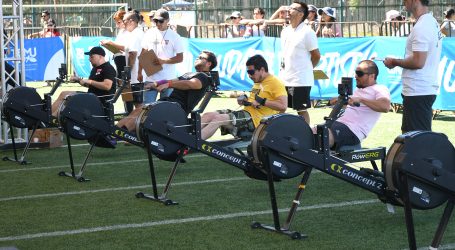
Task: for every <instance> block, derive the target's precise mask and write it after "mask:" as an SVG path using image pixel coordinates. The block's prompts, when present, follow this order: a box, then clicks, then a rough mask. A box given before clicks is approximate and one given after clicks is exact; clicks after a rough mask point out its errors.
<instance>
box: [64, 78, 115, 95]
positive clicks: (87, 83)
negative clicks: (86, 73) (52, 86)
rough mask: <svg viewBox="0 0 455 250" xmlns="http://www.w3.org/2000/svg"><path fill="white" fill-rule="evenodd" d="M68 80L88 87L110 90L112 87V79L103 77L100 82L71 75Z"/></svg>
mask: <svg viewBox="0 0 455 250" xmlns="http://www.w3.org/2000/svg"><path fill="white" fill-rule="evenodd" d="M70 81H73V82H78V83H79V84H80V85H81V86H83V87H87V88H89V87H90V86H92V87H94V88H97V89H101V90H106V91H107V90H110V89H111V87H112V80H109V79H104V80H103V81H102V82H97V81H94V80H91V79H84V78H81V77H79V76H76V75H73V76H71V77H70Z"/></svg>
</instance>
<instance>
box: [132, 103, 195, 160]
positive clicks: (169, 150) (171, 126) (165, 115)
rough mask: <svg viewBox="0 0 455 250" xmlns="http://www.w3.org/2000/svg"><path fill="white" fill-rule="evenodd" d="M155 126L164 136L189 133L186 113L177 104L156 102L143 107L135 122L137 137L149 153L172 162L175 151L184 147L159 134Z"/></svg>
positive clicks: (175, 154) (175, 155)
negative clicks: (148, 149) (174, 133)
mask: <svg viewBox="0 0 455 250" xmlns="http://www.w3.org/2000/svg"><path fill="white" fill-rule="evenodd" d="M155 126H157V127H158V130H159V131H160V132H162V133H165V134H170V133H173V132H177V131H179V132H184V133H189V131H190V128H189V126H188V118H187V114H186V112H185V111H184V110H183V109H182V108H181V107H180V105H179V104H177V103H174V102H167V101H158V102H155V103H152V104H149V105H148V106H146V107H144V108H143V112H142V113H141V115H140V116H139V117H138V119H137V121H136V132H137V134H138V137H139V138H140V139H141V140H142V141H143V142H144V144H145V143H148V146H149V147H150V150H151V152H152V153H153V154H154V155H156V156H157V157H158V158H160V159H162V160H167V161H174V160H175V159H176V158H177V151H178V150H180V149H182V148H183V147H184V146H185V145H184V144H182V143H179V142H177V141H174V140H172V139H169V138H167V137H166V136H164V135H162V134H160V133H159V132H158V131H157V130H156V129H157V127H155Z"/></svg>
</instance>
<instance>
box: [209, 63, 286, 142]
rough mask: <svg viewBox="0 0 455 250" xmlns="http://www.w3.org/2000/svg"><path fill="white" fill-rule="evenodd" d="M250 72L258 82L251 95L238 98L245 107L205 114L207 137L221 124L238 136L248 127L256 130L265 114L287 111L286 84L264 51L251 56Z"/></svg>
mask: <svg viewBox="0 0 455 250" xmlns="http://www.w3.org/2000/svg"><path fill="white" fill-rule="evenodd" d="M246 66H247V72H248V76H249V77H250V79H251V80H253V82H254V85H253V88H252V89H251V93H250V96H249V97H246V96H244V98H241V97H240V98H238V99H237V102H238V103H239V105H243V106H245V107H244V109H243V110H239V111H231V110H218V111H216V112H209V113H205V114H203V115H202V118H201V123H202V132H201V137H202V139H203V140H205V139H207V138H210V137H211V136H212V135H213V134H215V132H216V130H217V129H218V128H220V127H221V133H222V134H228V133H229V134H232V135H234V136H237V135H238V134H239V133H240V132H242V131H245V130H248V131H250V132H253V131H254V129H255V128H256V127H257V126H258V125H259V122H260V121H261V119H262V118H263V117H266V116H271V115H274V114H278V113H280V112H285V111H286V108H287V106H288V96H287V92H286V89H285V87H284V84H283V83H282V82H281V80H279V79H278V78H276V77H275V76H273V75H272V74H270V73H269V72H268V71H269V69H268V66H267V62H266V61H265V59H264V58H263V57H262V56H261V55H255V56H252V57H250V58H249V59H248V60H247V62H246Z"/></svg>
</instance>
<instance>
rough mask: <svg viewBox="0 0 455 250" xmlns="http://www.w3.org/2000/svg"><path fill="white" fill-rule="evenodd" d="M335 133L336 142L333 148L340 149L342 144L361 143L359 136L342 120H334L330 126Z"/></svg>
mask: <svg viewBox="0 0 455 250" xmlns="http://www.w3.org/2000/svg"><path fill="white" fill-rule="evenodd" d="M330 130H331V131H332V134H333V139H334V142H335V144H334V145H333V148H334V149H335V150H337V151H338V150H339V149H340V148H341V147H342V146H351V145H357V144H359V143H360V140H359V138H357V136H356V135H355V134H354V133H353V132H352V131H351V130H350V129H349V128H348V126H346V125H345V124H343V123H341V122H337V121H334V122H333V124H332V127H331V128H330Z"/></svg>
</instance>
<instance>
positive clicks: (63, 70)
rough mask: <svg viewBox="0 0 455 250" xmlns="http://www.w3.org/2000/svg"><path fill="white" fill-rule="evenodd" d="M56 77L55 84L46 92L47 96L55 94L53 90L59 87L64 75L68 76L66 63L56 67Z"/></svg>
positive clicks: (63, 80) (64, 78) (64, 79)
mask: <svg viewBox="0 0 455 250" xmlns="http://www.w3.org/2000/svg"><path fill="white" fill-rule="evenodd" d="M58 75H59V76H58V77H57V78H56V79H55V84H54V86H53V87H52V89H51V91H50V92H49V93H48V95H49V96H52V95H54V94H55V91H57V88H58V87H60V85H61V84H62V83H63V82H65V81H66V77H67V76H68V70H67V68H66V63H62V64H61V66H60V68H59V69H58Z"/></svg>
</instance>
